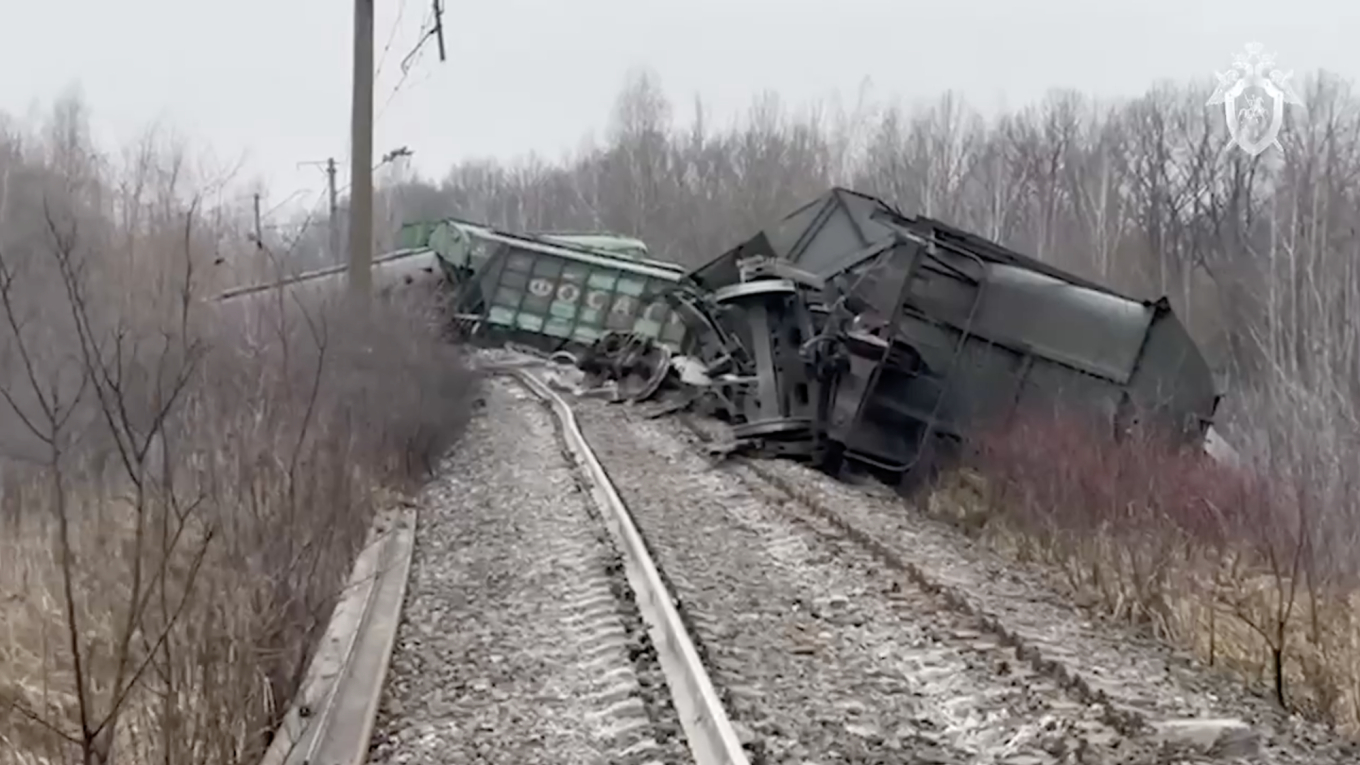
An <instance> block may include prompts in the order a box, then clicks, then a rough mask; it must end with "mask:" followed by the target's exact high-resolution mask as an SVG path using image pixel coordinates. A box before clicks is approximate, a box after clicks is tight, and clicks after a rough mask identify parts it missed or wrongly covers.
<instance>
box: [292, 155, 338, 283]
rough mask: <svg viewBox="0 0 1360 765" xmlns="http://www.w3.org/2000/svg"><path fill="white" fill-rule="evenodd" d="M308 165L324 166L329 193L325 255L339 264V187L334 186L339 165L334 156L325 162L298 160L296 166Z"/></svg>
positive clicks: (332, 261) (333, 262)
mask: <svg viewBox="0 0 1360 765" xmlns="http://www.w3.org/2000/svg"><path fill="white" fill-rule="evenodd" d="M303 165H308V166H311V167H316V166H317V165H322V166H324V167H325V168H326V171H325V172H326V192H327V194H328V195H329V201H330V207H329V208H328V209H329V210H330V214H329V215H328V216H327V219H326V220H327V225H326V233H327V234H328V240H327V242H326V256H327V258H328V259H329V261H330V262H331V263H332V264H337V265H338V264H339V263H340V262H341V260H343V257H342V251H341V249H340V189H339V188H338V187H337V186H336V173H337V171H338V170H339V167H338V166H337V165H336V164H335V157H328V158H327V159H326V161H325V162H321V161H319V160H318V161H316V162H299V163H298V167H302V166H303Z"/></svg>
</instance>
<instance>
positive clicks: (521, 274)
mask: <svg viewBox="0 0 1360 765" xmlns="http://www.w3.org/2000/svg"><path fill="white" fill-rule="evenodd" d="M401 246H402V247H403V248H429V249H430V250H432V251H433V252H434V253H435V255H436V256H437V260H438V262H439V264H440V267H441V268H442V270H443V271H444V274H445V276H446V277H447V279H448V281H449V282H450V284H451V285H452V305H451V308H452V313H453V316H454V318H455V321H456V322H457V323H458V325H459V326H460V327H462V328H463V329H464V331H465V333H466V334H467V335H468V336H469V337H471V338H474V339H478V340H481V341H486V342H505V341H514V342H521V343H526V344H530V345H533V346H536V347H540V348H544V349H549V350H557V349H562V348H571V347H577V348H579V347H583V346H588V345H590V344H591V343H593V342H595V341H596V340H598V339H599V338H600V337H601V336H603V335H604V334H605V333H606V332H611V331H612V332H631V333H635V334H638V335H641V336H644V337H647V338H650V339H652V340H654V341H656V342H658V343H660V344H662V345H665V346H668V347H670V348H671V349H672V350H675V351H681V350H682V347H683V345H684V343H685V340H686V338H687V329H688V328H687V326H686V325H685V322H684V321H683V319H682V318H681V316H680V315H678V314H676V313H675V312H674V310H673V309H672V307H671V305H670V304H669V303H668V302H667V300H666V297H665V295H666V294H667V293H668V292H670V291H671V290H672V289H673V288H674V287H675V286H676V285H677V284H678V283H679V282H680V279H681V277H682V276H683V275H684V273H685V269H684V268H683V267H681V266H679V265H676V264H674V263H667V262H663V261H657V260H652V259H649V258H648V257H647V249H646V245H645V244H643V243H642V242H640V241H638V240H637V239H632V238H629V237H620V236H614V235H609V234H572V233H540V234H529V235H523V234H509V233H505V232H501V231H496V230H494V229H492V228H489V227H487V226H482V225H478V224H475V223H468V222H466V221H460V220H455V219H445V220H440V221H432V222H421V223H412V224H407V225H406V226H405V227H403V229H402V232H401Z"/></svg>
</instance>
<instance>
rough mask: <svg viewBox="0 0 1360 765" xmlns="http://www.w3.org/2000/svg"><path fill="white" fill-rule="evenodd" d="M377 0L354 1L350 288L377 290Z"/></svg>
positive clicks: (358, 292)
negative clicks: (375, 95) (375, 10)
mask: <svg viewBox="0 0 1360 765" xmlns="http://www.w3.org/2000/svg"><path fill="white" fill-rule="evenodd" d="M373 3H374V0H354V83H353V96H352V98H353V108H352V112H351V114H350V169H349V177H350V196H349V287H350V293H351V294H352V295H354V296H355V297H358V298H361V299H366V298H367V297H368V295H369V293H370V292H372V290H373V271H372V269H373Z"/></svg>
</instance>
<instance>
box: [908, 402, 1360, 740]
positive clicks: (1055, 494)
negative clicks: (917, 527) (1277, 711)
mask: <svg viewBox="0 0 1360 765" xmlns="http://www.w3.org/2000/svg"><path fill="white" fill-rule="evenodd" d="M1036 444H1042V445H1043V448H1042V449H1036V448H1034V447H1035V445H1036ZM974 446H975V448H974V449H973V450H972V452H973V458H974V461H973V464H972V465H970V466H968V467H967V468H964V469H961V470H959V471H958V472H956V473H955V474H953V475H951V476H949V477H948V478H946V479H945V480H944V482H943V483H942V485H941V486H939V487H938V488H937V491H936V492H935V494H934V495H933V496H932V497H931V498H930V501H929V506H930V508H931V510H932V511H933V512H934V513H935V514H936V515H942V516H945V517H947V518H948V519H949V520H951V521H954V522H956V523H960V524H961V525H963V526H965V527H966V528H969V530H970V531H973V532H974V533H977V534H979V535H980V536H982V537H984V538H985V539H987V540H988V541H989V542H991V543H992V544H993V545H994V546H995V547H997V548H1000V549H1001V550H1003V551H1004V552H1006V553H1007V554H1009V555H1010V556H1013V557H1014V558H1015V559H1017V560H1020V561H1024V562H1032V563H1038V564H1040V565H1041V567H1043V568H1046V569H1047V570H1049V571H1051V572H1053V574H1054V577H1055V578H1056V579H1058V580H1059V581H1060V582H1061V583H1062V584H1063V585H1065V586H1066V588H1068V589H1069V590H1070V592H1071V593H1072V594H1073V595H1074V596H1075V598H1076V599H1077V601H1078V602H1080V603H1083V604H1085V605H1089V606H1093V607H1096V608H1098V609H1099V610H1101V611H1103V612H1104V613H1105V614H1106V615H1108V616H1109V617H1111V618H1114V619H1118V620H1123V621H1125V622H1128V623H1131V624H1134V625H1136V626H1139V627H1142V628H1145V629H1147V630H1148V631H1149V632H1151V633H1153V634H1154V635H1156V636H1159V637H1161V638H1163V639H1165V640H1168V641H1170V642H1172V643H1173V644H1177V645H1180V646H1182V647H1185V648H1189V649H1193V651H1194V652H1195V653H1196V654H1197V655H1198V656H1200V658H1201V659H1203V660H1204V661H1206V662H1208V663H1209V664H1214V665H1221V666H1224V667H1226V668H1228V669H1230V670H1231V671H1234V672H1235V673H1237V674H1239V675H1240V676H1242V677H1243V678H1244V679H1246V680H1247V681H1248V682H1249V683H1251V684H1254V685H1257V686H1259V687H1261V688H1262V689H1263V690H1264V689H1269V691H1270V692H1271V693H1272V694H1273V695H1274V696H1275V697H1276V698H1277V700H1278V701H1280V703H1282V704H1285V705H1287V706H1288V707H1290V708H1292V709H1294V710H1297V711H1300V712H1303V713H1305V714H1308V715H1310V716H1312V717H1315V718H1319V719H1323V720H1326V721H1328V722H1333V723H1336V724H1338V725H1340V726H1342V727H1345V728H1355V727H1356V726H1357V725H1360V650H1358V649H1360V620H1357V617H1356V615H1355V614H1356V613H1357V612H1356V605H1357V604H1358V603H1360V598H1358V596H1360V589H1357V587H1356V580H1355V577H1354V576H1353V573H1354V569H1353V568H1350V567H1348V566H1346V565H1342V564H1343V561H1342V559H1340V558H1337V557H1335V556H1329V555H1325V554H1324V553H1323V551H1324V548H1325V547H1326V545H1327V540H1328V538H1329V536H1334V535H1336V534H1339V533H1342V532H1343V531H1345V530H1347V529H1348V528H1349V524H1343V523H1342V522H1341V521H1340V519H1338V518H1336V517H1335V516H1331V517H1329V516H1325V515H1324V514H1322V513H1320V512H1319V508H1321V507H1323V506H1324V504H1323V502H1322V499H1323V498H1322V497H1321V496H1320V492H1322V491H1323V490H1324V489H1325V488H1326V486H1327V482H1326V481H1318V480H1316V478H1317V476H1316V475H1314V476H1311V477H1310V476H1306V475H1301V474H1299V473H1298V472H1297V471H1295V470H1292V469H1290V463H1288V462H1286V461H1284V460H1281V459H1276V460H1274V461H1270V462H1265V463H1262V464H1255V465H1252V466H1227V465H1224V464H1220V463H1218V462H1215V461H1214V460H1212V459H1210V458H1209V457H1207V456H1206V455H1204V454H1203V453H1202V452H1200V451H1198V450H1193V449H1184V448H1176V447H1173V446H1171V445H1168V444H1167V443H1166V442H1163V441H1161V440H1159V439H1158V438H1156V437H1153V436H1150V435H1146V434H1130V435H1128V436H1127V437H1125V438H1122V439H1119V440H1118V441H1116V440H1115V439H1113V438H1110V437H1109V436H1108V435H1107V434H1105V433H1101V432H1097V431H1096V430H1093V429H1092V428H1089V427H1087V426H1086V425H1085V424H1084V423H1083V422H1082V421H1079V420H1076V419H1072V418H1067V417H1063V416H1054V415H1044V416H1035V415H1032V414H1031V415H1025V416H1019V417H1017V418H1016V419H1015V420H1014V421H1013V422H1011V423H1010V424H1009V425H1008V426H1006V427H1004V428H998V429H995V430H993V431H991V432H989V433H987V434H985V435H983V436H981V437H979V438H978V439H976V441H975V445H974ZM1280 456H1281V455H1278V454H1277V455H1276V457H1277V458H1278V457H1280Z"/></svg>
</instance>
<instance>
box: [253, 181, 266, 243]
mask: <svg viewBox="0 0 1360 765" xmlns="http://www.w3.org/2000/svg"><path fill="white" fill-rule="evenodd" d="M255 249H257V250H263V249H264V231H263V227H262V226H261V225H260V192H258V191H257V192H255Z"/></svg>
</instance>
